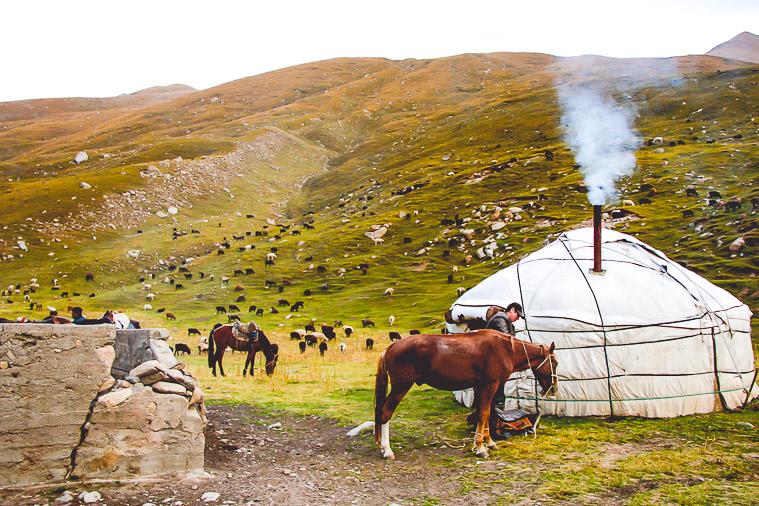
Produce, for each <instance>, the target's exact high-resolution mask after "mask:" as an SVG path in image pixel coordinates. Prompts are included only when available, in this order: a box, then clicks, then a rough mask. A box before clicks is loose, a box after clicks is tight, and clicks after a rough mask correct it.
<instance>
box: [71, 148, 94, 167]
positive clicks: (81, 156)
mask: <svg viewBox="0 0 759 506" xmlns="http://www.w3.org/2000/svg"><path fill="white" fill-rule="evenodd" d="M89 159H90V157H89V156H88V155H87V153H86V152H85V151H79V152H78V153H77V154H76V155H74V162H75V163H76V164H77V165H79V164H80V163H84V162H86V161H87V160H89Z"/></svg>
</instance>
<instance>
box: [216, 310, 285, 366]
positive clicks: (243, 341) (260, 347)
mask: <svg viewBox="0 0 759 506" xmlns="http://www.w3.org/2000/svg"><path fill="white" fill-rule="evenodd" d="M227 347H229V348H232V349H233V350H237V351H247V352H248V356H247V357H246V358H245V367H243V369H242V375H243V376H245V375H246V374H247V371H248V366H250V375H251V376H253V364H254V363H255V360H256V353H258V352H259V351H260V352H263V354H264V357H266V374H267V376H271V375H272V374H273V373H274V368H275V367H277V360H278V359H279V346H278V345H277V344H276V343H272V342H271V341H269V338H268V337H266V334H264V332H263V330H261V329H260V328H258V326H257V325H256V324H255V323H253V322H250V323H249V324H248V325H240V324H239V323H234V324H232V325H221V324H218V323H217V324H216V325H215V326H214V328H213V330H212V331H211V334H210V335H209V336H208V367H210V368H211V370H212V372H213V375H214V376H216V364H218V365H219V372H221V375H222V376H226V374H224V366H223V365H222V360H224V352H225V351H226V349H227Z"/></svg>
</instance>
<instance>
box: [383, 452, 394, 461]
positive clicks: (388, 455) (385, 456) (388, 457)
mask: <svg viewBox="0 0 759 506" xmlns="http://www.w3.org/2000/svg"><path fill="white" fill-rule="evenodd" d="M382 458H383V459H385V460H395V453H393V452H392V450H391V451H388V452H385V451H383V452H382Z"/></svg>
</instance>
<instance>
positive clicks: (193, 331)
mask: <svg viewBox="0 0 759 506" xmlns="http://www.w3.org/2000/svg"><path fill="white" fill-rule="evenodd" d="M199 335H201V334H200V331H199V330H198V329H194V328H189V329H187V336H188V337H189V336H199Z"/></svg>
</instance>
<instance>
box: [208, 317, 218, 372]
mask: <svg viewBox="0 0 759 506" xmlns="http://www.w3.org/2000/svg"><path fill="white" fill-rule="evenodd" d="M219 327H221V323H217V324H216V325H214V326H213V329H212V330H211V333H210V334H209V335H208V368H209V369H212V368H213V365H214V363H215V362H216V357H215V356H214V349H215V346H214V343H213V333H214V332H215V331H216V329H218V328H219Z"/></svg>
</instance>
